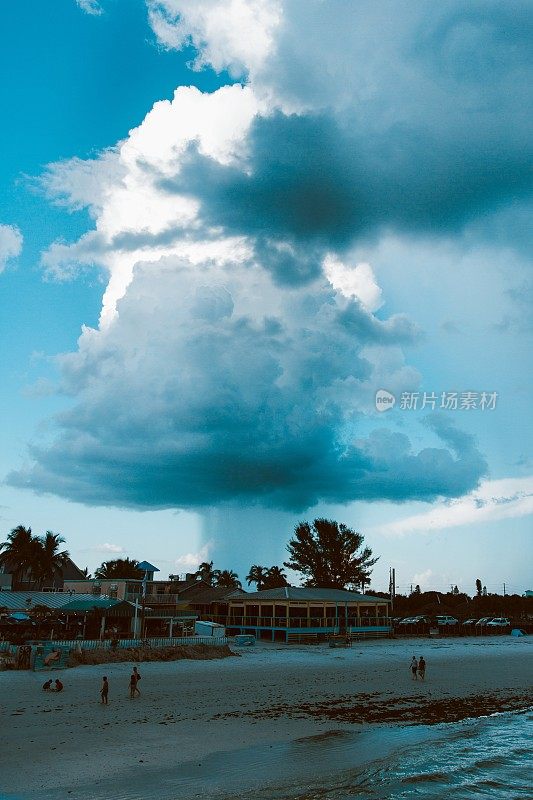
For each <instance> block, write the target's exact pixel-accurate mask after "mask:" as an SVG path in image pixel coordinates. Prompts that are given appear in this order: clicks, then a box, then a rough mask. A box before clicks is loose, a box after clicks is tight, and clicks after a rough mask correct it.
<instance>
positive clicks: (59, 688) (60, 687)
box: [52, 678, 63, 692]
mask: <svg viewBox="0 0 533 800" xmlns="http://www.w3.org/2000/svg"><path fill="white" fill-rule="evenodd" d="M52 691H54V692H62V691H63V684H62V683H61V681H60V680H59V678H56V685H55V689H52Z"/></svg>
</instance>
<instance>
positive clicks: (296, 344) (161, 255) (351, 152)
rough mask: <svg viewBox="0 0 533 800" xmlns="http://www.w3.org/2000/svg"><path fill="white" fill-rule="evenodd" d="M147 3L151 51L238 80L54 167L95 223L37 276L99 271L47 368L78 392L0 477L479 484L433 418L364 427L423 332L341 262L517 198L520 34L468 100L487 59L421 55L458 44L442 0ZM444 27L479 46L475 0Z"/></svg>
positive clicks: (90, 492)
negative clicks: (72, 339)
mask: <svg viewBox="0 0 533 800" xmlns="http://www.w3.org/2000/svg"><path fill="white" fill-rule="evenodd" d="M389 6H390V7H392V8H393V9H394V8H396V9H397V10H396V12H395V13H396V17H397V20H396V21H397V23H398V24H397V25H393V24H392V22H391V21H390V20H389V16H388V15H389V11H390V8H389ZM148 8H149V14H150V20H151V23H152V25H153V27H154V30H155V32H156V34H157V36H158V38H159V41H160V42H161V43H162V44H163V45H164V46H166V47H183V46H184V45H185V44H187V43H190V42H191V41H192V43H193V44H194V46H195V47H196V48H197V52H198V58H197V61H196V66H197V67H201V66H202V65H205V64H210V65H212V66H213V67H214V68H215V69H217V70H222V69H230V70H231V71H232V72H233V74H234V75H236V74H237V73H238V74H242V75H243V77H244V81H245V84H244V83H243V85H241V84H234V85H231V86H224V87H222V88H220V89H218V90H217V91H215V92H212V93H202V92H200V91H198V90H197V89H195V88H193V87H180V88H179V89H177V90H176V92H175V94H174V97H173V99H172V100H171V101H162V102H158V103H156V104H155V105H154V107H153V108H152V110H151V111H150V112H149V113H148V114H147V116H146V117H145V119H144V120H143V122H142V123H141V124H140V125H139V126H138V127H137V128H135V129H133V130H132V131H130V132H129V134H128V135H127V137H126V138H125V139H124V140H123V141H121V142H118V143H117V145H116V146H115V147H113V148H111V149H109V150H107V151H106V152H104V153H102V154H101V155H100V156H99V157H97V158H95V159H92V160H86V161H82V160H79V159H71V160H70V161H66V162H60V163H57V164H53V165H50V166H49V168H48V169H47V170H46V172H45V174H44V176H43V178H42V185H43V186H44V188H45V190H46V191H47V193H48V195H49V196H50V198H51V199H52V200H53V201H54V202H57V203H60V204H62V205H64V206H66V207H67V208H69V209H71V210H74V211H75V210H77V209H79V208H84V207H85V208H88V210H89V213H90V215H91V217H92V218H93V220H94V228H93V229H92V230H90V231H88V232H87V233H86V234H85V235H84V236H82V237H81V238H80V239H79V240H78V241H76V242H73V243H66V242H55V243H53V244H52V246H51V247H50V248H49V249H48V250H47V252H45V253H44V254H43V256H42V262H43V266H44V267H45V269H46V270H47V271H48V273H49V274H52V275H55V276H56V277H61V278H64V277H69V276H72V275H73V274H75V272H76V270H77V269H79V268H80V266H82V267H83V266H87V265H97V266H98V267H99V268H101V269H102V270H104V272H105V273H106V274H107V276H108V282H107V286H106V290H105V292H104V296H103V302H102V313H101V318H100V326H99V328H98V329H97V330H93V329H84V330H83V333H82V336H81V337H80V340H79V343H78V349H77V351H76V352H74V353H70V354H66V355H64V356H62V357H61V358H60V359H59V364H60V368H61V374H62V387H61V388H62V391H63V392H65V393H67V394H69V395H70V396H71V397H72V403H71V406H70V408H69V409H68V410H67V411H64V412H63V413H62V414H60V415H58V416H57V418H56V420H55V423H56V428H55V438H53V439H52V440H51V441H47V442H46V443H42V442H41V443H34V445H33V446H32V449H31V454H32V456H33V464H32V465H31V466H30V467H28V468H27V469H24V470H21V471H19V472H16V473H13V474H12V475H11V476H10V478H9V480H10V482H11V483H12V484H14V485H17V486H27V487H30V488H33V489H34V490H36V491H40V492H54V493H56V494H59V495H62V496H65V497H68V498H70V499H74V500H78V501H82V502H85V503H95V504H110V505H111V504H116V505H123V506H130V507H137V508H148V507H150V508H167V507H183V508H205V507H207V506H214V505H217V504H237V505H238V504H241V505H242V504H245V503H261V504H263V505H265V506H268V507H270V508H280V509H287V510H298V511H300V510H303V509H305V508H307V507H309V506H312V505H314V504H316V503H318V502H321V501H324V502H340V503H347V502H350V501H352V500H356V499H367V500H382V499H387V500H394V501H399V502H401V501H404V500H408V499H420V500H429V499H434V498H440V497H448V498H449V497H457V496H460V495H461V494H464V493H465V492H469V491H471V490H472V489H474V488H475V487H476V485H477V483H478V481H479V479H480V477H481V476H482V475H484V474H485V472H486V463H485V461H484V459H483V457H482V456H481V455H480V453H479V452H478V449H477V447H476V444H475V442H474V440H473V439H472V437H471V436H469V435H467V434H465V433H462V432H461V431H459V430H458V429H456V428H455V427H453V426H452V425H450V423H449V422H446V421H445V420H444V419H442V418H440V417H431V418H430V419H429V420H428V422H427V425H426V428H425V430H424V432H423V434H422V436H423V444H421V445H418V446H417V447H414V446H413V444H412V441H411V440H410V439H409V437H408V436H407V435H406V433H405V432H403V431H400V432H398V431H397V430H393V429H385V428H378V429H373V426H372V424H370V423H369V417H370V414H371V413H372V411H371V403H370V399H371V398H373V396H374V393H375V391H376V389H378V388H380V387H383V386H387V387H389V389H390V390H391V391H402V390H414V389H416V388H417V386H418V384H419V381H420V376H419V375H418V373H417V372H416V370H414V369H413V368H412V367H411V366H410V365H409V364H408V363H406V356H405V352H404V351H405V349H406V348H408V347H410V346H412V345H414V344H416V343H417V342H418V341H419V340H420V338H421V331H420V330H419V329H418V327H417V326H416V324H415V323H414V322H413V321H412V320H411V319H409V318H408V317H407V316H406V315H405V314H401V313H394V314H390V315H387V314H384V313H383V311H382V306H383V297H382V293H381V289H380V287H379V285H378V281H377V279H376V276H375V275H374V272H373V270H372V267H371V265H370V263H369V260H367V259H366V258H364V257H363V258H357V259H356V260H355V261H354V262H353V263H352V261H351V258H350V256H349V253H350V251H351V248H353V246H354V244H355V243H357V244H358V245H361V243H363V244H364V243H366V242H370V243H375V242H376V241H377V240H378V241H379V240H380V237H381V236H382V234H383V232H385V233H387V235H389V234H390V232H391V231H392V232H394V231H400V232H403V233H408V234H409V235H412V234H413V233H415V234H417V233H418V232H424V234H425V235H426V236H427V235H428V233H429V235H430V236H432V235H440V234H441V233H442V232H444V233H445V234H448V233H449V232H450V231H456V230H461V229H462V228H463V227H464V226H465V225H468V224H469V222H470V221H471V220H472V219H473V218H475V217H476V216H478V217H479V215H481V214H482V213H483V214H485V213H486V212H487V209H488V210H491V209H495V208H499V207H501V205H502V204H505V202H507V200H508V198H509V197H511V196H512V197H513V198H515V199H516V198H521V197H522V196H525V195H526V194H527V192H528V191H529V183H528V181H530V177H531V176H530V172H529V171H528V170H527V169H525V168H524V164H525V163H526V161H527V159H528V158H529V153H530V148H531V137H530V136H529V135H527V136H526V128H527V125H528V123H527V122H526V120H525V115H522V116H520V119H519V120H518V122H517V125H516V126H514V127H513V129H512V131H511V132H510V130H509V114H512V113H513V112H514V110H516V108H517V107H518V105H519V99H520V98H518V94H520V91H523V90H519V89H517V90H516V92H514V93H512V92H510V91H509V87H510V81H511V77H512V78H513V80H514V81H515V82H517V80H518V78H519V77H520V75H521V69H522V66H521V64H522V62H521V53H522V50H521V49H520V48H521V40H520V37H519V36H518V32H517V31H515V34H516V36H515V39H514V41H515V45H516V47H515V50H513V59H514V61H513V65H512V66H510V67H509V70H510V71H509V70H507V71H505V70H503V71H502V70H500V72H499V73H498V75H496V73H495V72H494V70H493V73H494V75H493V77H494V81H496V83H495V84H493V85H492V87H491V89H490V92H489V90H488V89H487V95H486V96H485V95H483V103H481V106H479V102H478V101H476V102H477V103H478V105H476V104H475V103H474V99H473V98H474V97H479V92H478V88H479V85H478V84H479V81H480V80H482V79H481V78H480V77H479V75H481V74H482V72H483V70H481V71H480V72H479V75H478V77H477V78H476V73H475V69H474V66H475V65H473V66H472V68H471V69H470V72H469V73H468V76H467V77H464V76H463V78H461V77H460V76H458V75H457V74H455V73H453V70H451V66H450V69H449V70H448V72H449V74H448V72H447V70H446V69H444V68H439V69H440V71H439V69H438V70H437V72H439V74H440V72H442V73H443V76H444V77H443V79H442V81H441V82H439V81H438V80H436V79H435V76H434V75H433V73H432V70H433V69H434V66H433V61H432V59H433V55H432V50H431V48H426V49H424V47H423V43H424V42H425V41H426V40H427V41H433V42H435V41H446V42H448V45H446V46H449V43H450V42H452V44H453V47H454V48H455V51H457V49H458V48H459V50H460V49H461V48H463V49H462V51H461V52H463V51H464V53H463V55H465V54H466V53H467V52H468V48H465V47H464V45H463V43H462V40H461V39H460V37H459V38H457V37H455V38H454V37H453V36H452V35H451V34H450V32H449V30H448V28H446V26H445V25H444V22H443V20H444V19H445V18H446V19H448V17H446V15H447V14H448V16H449V15H450V14H451V13H452V11H453V10H454V9H455V10H457V8H458V6H457V5H456V4H454V3H451V2H450V3H448V4H445V8H444V10H443V11H439V13H438V14H437V15H435V13H434V12H433V10H431V13H430V10H429V9H427V6H426V4H419V3H413V4H412V5H410V6H409V9H405V7H404V5H403V4H401V5H397V6H396V4H395V3H392V4H388V5H387V9H388V10H387V15H386V14H385V8H384V7H383V6H380V5H379V4H378V5H377V6H376V4H374V3H372V4H370V3H361V4H353V3H348V2H339V3H338V4H337V5H336V12H335V14H333V15H332V14H331V13H330V12H329V11H328V4H324V3H321V2H314V0H311V2H309V3H308V4H305V9H304V7H303V6H302V4H299V3H292V2H288V3H283V4H281V3H279V4H278V3H272V2H266V0H253V2H251V3H245V2H243V0H232V1H231V2H230V3H226V2H224V3H223V2H221V0H198V2H197V3H194V4H190V3H183V2H181V0H159V1H158V2H155V0H150V2H149V3H148ZM454 13H455V12H454ZM392 16H393V18H394V14H393V15H392ZM496 16H498V15H496ZM450 19H451V18H450ZM460 19H462V20H463V22H462V23H461V24H462V26H463V27H461V25H459V28H457V25H455V23H454V25H455V27H454V30H456V31H461V30H462V29H463V28H464V29H465V30H466V31H467V34H468V36H470V37H471V36H474V34H475V33H476V31H477V32H478V34H479V36H481V37H483V36H484V35H488V34H486V33H484V31H485V27H484V26H483V24H482V20H483V18H482V16H480V15H479V13H478V11H477V10H475V12H472V14H471V15H470V16H467V17H464V15H463V16H462V17H460ZM498 19H499V22H497V23H495V24H497V25H499V26H500V28H501V30H502V31H506V30H507V27H508V25H509V24H510V23H509V18H508V15H507V16H506V14H505V13H503V12H502V13H501V14H500V15H499V17H498ZM437 22H439V24H440V23H442V25H444V27H442V25H441V28H438V25H437ZM450 24H451V22H450ZM436 25H437V27H435V26H436ZM506 26H507V27H506ZM495 30H496V29H495V28H494V26H493V27H492V28H491V31H492V33H491V36H493V38H494V37H495V39H494V41H496V40H497V43H498V47H500V50H499V51H498V52H505V49H506V44H505V41H503V43H502V42H500V39H498V37H497V35H496V32H495ZM370 34H371V35H370ZM439 36H440V40H439ZM450 36H451V38H450ZM504 39H505V37H504ZM376 41H377V42H378V43H379V45H380V46H379V47H375V45H374V47H373V48H371V49H369V48H370V44H369V42H374V43H375V42H376ZM333 42H335V47H332V48H331V50H330V51H328V43H329V44H332V43H333ZM465 57H466V55H465ZM446 63H448V62H446ZM451 63H452V62H449V64H450V65H451ZM489 67H490V64H489ZM452 73H453V74H452ZM511 73H512V75H511ZM491 74H492V73H491ZM409 76H410V78H409V79H408V77H409ZM467 78H468V80H467ZM410 80H411V81H412V82H411V83H410V82H409V81H410ZM476 80H477V81H478V83H476ZM472 87H473V88H472ZM497 91H502V92H505V93H506V94H505V102H504V106H505V112H506V113H504V112H503V111H502V112H501V109H500V106H499V105H498V104H496V105H495V104H494V103H493V102H492V94H491V93H494V92H497ZM402 93H403V94H402ZM489 94H490V97H489ZM521 99H522V100H523V97H522V98H521ZM485 100H486V102H485ZM489 101H490V102H489ZM478 106H479V107H478ZM437 109H439V110H440V112H441V113H440V116H438V118H437V117H436V116H435V111H436V110H437ZM500 112H501V113H500Z"/></svg>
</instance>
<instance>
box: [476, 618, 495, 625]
mask: <svg viewBox="0 0 533 800" xmlns="http://www.w3.org/2000/svg"><path fill="white" fill-rule="evenodd" d="M491 619H492V617H481V619H478V621H477V622H476V625H486V624H487V623H488V622H490V621H491Z"/></svg>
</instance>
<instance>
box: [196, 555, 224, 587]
mask: <svg viewBox="0 0 533 800" xmlns="http://www.w3.org/2000/svg"><path fill="white" fill-rule="evenodd" d="M195 574H196V577H198V578H201V579H202V580H203V581H204V582H205V583H207V585H208V586H215V584H216V582H217V577H218V574H219V570H216V569H213V562H212V561H203V562H202V563H201V564H200V566H199V567H198V569H197V571H196V573H195Z"/></svg>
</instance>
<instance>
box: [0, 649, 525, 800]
mask: <svg viewBox="0 0 533 800" xmlns="http://www.w3.org/2000/svg"><path fill="white" fill-rule="evenodd" d="M532 645H533V641H532V640H531V637H527V638H523V639H514V638H511V637H510V636H508V637H497V638H496V637H494V638H486V639H462V640H451V639H450V640H446V639H441V640H437V641H429V640H411V641H405V640H402V641H389V640H383V641H369V642H364V643H358V644H354V646H353V647H352V648H347V649H330V648H328V647H327V646H323V645H321V646H307V647H306V646H298V647H296V646H289V647H287V646H283V645H262V644H261V645H258V646H256V647H255V648H254V647H252V648H242V649H238V650H237V649H236V651H237V652H239V653H240V656H241V657H240V658H227V659H223V660H218V661H178V662H165V663H146V664H142V665H140V672H141V674H142V680H141V682H140V684H139V687H140V689H141V697H140V698H136V699H135V700H130V699H128V681H129V673H130V668H129V667H130V665H128V664H109V665H106V666H105V672H103V667H102V666H80V667H76V668H75V669H71V670H67V671H64V672H62V673H61V678H62V680H63V682H64V684H65V691H64V692H63V693H61V694H59V695H55V694H46V693H44V692H42V691H41V685H42V683H43V682H44V680H45V679H46V678H47V677H48V676H47V675H46V674H45V673H29V672H3V673H0V688H1V695H0V697H1V700H0V725H1V729H0V753H1V762H2V764H1V767H2V768H1V769H0V792H3V793H6V794H9V793H12V794H13V795H17V796H19V797H22V796H24V797H29V796H32V795H33V796H35V797H43V798H44V797H80V798H81V797H88V796H89V794H88V791H89V789H90V787H93V788H94V787H98V786H101V787H102V789H103V788H104V786H106V787H107V789H106V791H107V794H108V796H109V797H110V800H111V798H120V797H134V796H139V797H142V796H143V793H142V792H140V793H139V795H135V791H136V787H142V786H149V789H150V796H153V797H154V798H156V799H159V798H165V799H166V798H167V797H169V798H170V797H172V798H176V800H177V798H178V797H179V796H180V793H179V792H178V794H176V793H175V786H174V788H173V789H170V788H169V783H168V781H169V780H170V777H169V776H172V780H173V781H174V784H175V782H176V779H179V778H180V776H181V777H182V778H183V780H185V779H186V778H187V776H189V778H188V779H189V780H190V781H192V782H193V784H194V785H195V786H197V788H198V793H197V794H198V796H204V797H210V796H213V797H214V796H215V794H216V793H217V792H220V791H221V790H224V788H226V789H227V790H229V788H230V785H231V782H232V780H234V779H235V775H236V774H237V773H239V770H240V773H241V778H242V779H243V780H244V778H243V774H244V777H246V776H248V778H247V779H249V780H250V781H251V782H253V781H254V780H255V781H258V780H259V783H261V781H262V780H266V779H267V778H268V779H270V780H275V779H276V773H279V775H280V776H281V775H282V774H285V773H287V772H291V769H292V767H291V758H293V757H294V753H295V752H300V750H302V748H303V750H305V752H307V751H308V750H309V748H311V750H313V748H314V751H315V752H316V753H317V759H318V760H317V761H316V763H314V764H313V765H312V768H313V769H320V768H321V764H320V761H321V759H323V758H324V757H325V754H326V753H327V751H328V747H330V743H333V744H334V743H335V739H336V738H338V737H340V739H341V740H342V738H343V737H348V739H349V741H352V740H353V737H356V738H357V737H361V736H362V737H363V739H361V743H360V745H359V747H363V749H364V748H365V747H371V748H373V749H375V748H376V741H375V740H376V737H377V741H379V742H380V743H382V744H380V747H383V748H385V740H386V739H387V736H389V737H390V736H391V734H390V729H388V732H386V730H385V727H384V726H380V725H375V724H373V723H376V722H378V723H390V722H394V723H398V722H400V723H402V724H404V725H405V724H407V725H409V726H413V725H414V726H415V727H413V728H411V731H412V732H411V733H409V734H408V735H409V736H414V737H416V735H417V733H416V725H417V724H419V723H428V722H429V723H435V722H443V721H450V722H451V721H456V720H457V719H462V718H465V717H471V716H478V715H480V714H491V713H494V712H497V711H501V710H506V709H513V708H523V707H526V706H527V705H530V704H531V699H532V694H531V685H530V684H531V678H530V676H531V675H532V674H533V669H532V654H533V646H532ZM413 654H414V655H416V656H420V655H424V657H425V659H426V661H427V673H426V680H425V682H422V681H416V682H415V681H412V680H411V675H410V672H409V662H410V659H411V656H412V655H413ZM103 674H107V675H108V677H109V684H110V693H109V705H108V706H107V707H106V706H102V705H100V703H99V688H100V681H101V676H102V675H103ZM52 675H54V677H55V676H56V675H57V673H51V675H50V677H52ZM426 735H427V734H426ZM354 741H355V740H354ZM369 741H372V742H373V744H371V745H369V744H368V743H369ZM302 743H304V744H302ZM364 743H366V744H364ZM331 746H333V745H331ZM317 747H318V749H317ZM269 750H270V751H272V752H273V754H275V758H271V759H270V760H269V759H265V758H264V757H262V758H257V759H255V764H256V770H255V774H254V772H253V770H251V769H250V764H253V763H254V758H252V756H251V753H253V752H257V753H261V752H263V753H265V752H267V751H269ZM337 751H338V748H337ZM291 754H292V755H291ZM329 758H330V761H331V756H330V757H329ZM311 760H312V759H311ZM265 764H268V766H267V767H265ZM224 765H226V766H224ZM259 766H260V768H259ZM328 766H331V763H330V762H328ZM230 773H231V774H233V778H232V777H231V774H230ZM266 773H268V774H266ZM165 776H166V777H165ZM148 778H149V780H148ZM213 781H215V783H216V791H215V784H214V783H213ZM147 782H148V783H147ZM165 786H166V787H167V788H166V789H165ZM210 786H211V788H209V787H210ZM110 792H111V794H110ZM165 792H167V793H165ZM210 792H212V794H210ZM103 796H105V792H104V795H103ZM144 796H146V795H144ZM188 796H190V794H188Z"/></svg>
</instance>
